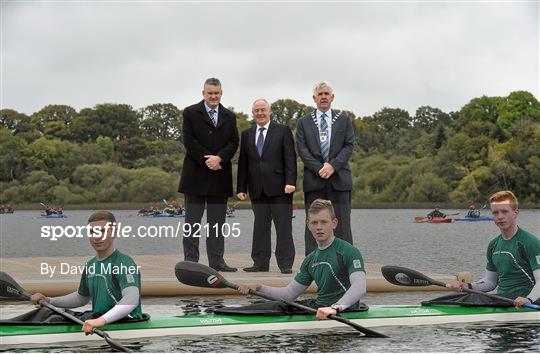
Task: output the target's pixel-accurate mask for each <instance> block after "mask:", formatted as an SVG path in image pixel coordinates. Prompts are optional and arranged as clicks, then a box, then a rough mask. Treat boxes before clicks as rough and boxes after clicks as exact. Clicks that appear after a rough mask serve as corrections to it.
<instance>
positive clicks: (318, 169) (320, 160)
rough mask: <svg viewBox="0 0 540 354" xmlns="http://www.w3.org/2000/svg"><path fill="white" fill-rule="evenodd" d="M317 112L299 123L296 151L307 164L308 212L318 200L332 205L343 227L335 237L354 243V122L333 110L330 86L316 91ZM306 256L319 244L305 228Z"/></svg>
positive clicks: (305, 181)
mask: <svg viewBox="0 0 540 354" xmlns="http://www.w3.org/2000/svg"><path fill="white" fill-rule="evenodd" d="M313 100H314V101H315V104H316V105H317V109H316V110H315V111H313V112H311V113H310V114H308V115H306V116H304V117H302V118H300V119H299V121H298V128H297V130H296V147H297V150H298V155H299V156H300V158H301V159H302V161H303V162H304V182H303V187H304V203H305V205H306V215H307V209H308V207H309V205H311V203H312V202H313V201H314V200H315V199H318V198H322V199H328V200H331V201H332V205H333V206H334V210H335V213H336V217H337V219H338V220H339V224H338V226H337V228H336V232H335V234H336V235H337V236H338V237H340V238H342V239H343V240H345V241H347V242H349V243H350V244H352V243H353V240H352V232H351V192H352V186H353V182H352V174H351V169H350V167H349V159H350V157H351V155H352V151H353V147H354V142H355V137H354V128H353V125H352V122H351V119H350V118H349V117H347V115H345V114H343V112H336V111H334V110H332V109H331V105H332V102H333V101H334V90H333V89H332V86H331V85H330V84H329V83H328V82H319V83H317V84H315V86H314V88H313ZM304 238H305V245H306V249H305V252H306V255H308V254H309V253H310V252H312V251H313V250H314V249H315V248H316V247H317V244H316V243H315V241H314V239H313V237H312V236H311V233H310V231H309V230H308V228H307V225H306V228H305V234H304Z"/></svg>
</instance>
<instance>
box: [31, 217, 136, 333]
mask: <svg viewBox="0 0 540 354" xmlns="http://www.w3.org/2000/svg"><path fill="white" fill-rule="evenodd" d="M88 225H89V227H90V230H91V233H92V237H89V239H90V245H92V247H93V248H94V250H95V251H96V257H94V258H92V259H91V260H90V261H88V262H87V263H86V266H85V268H84V271H83V274H82V275H81V282H80V284H79V289H78V290H77V291H75V292H73V293H71V294H68V295H64V296H59V297H53V298H48V297H46V296H44V295H43V294H40V293H35V294H33V295H32V297H31V300H32V302H33V303H34V304H37V303H38V302H39V300H45V301H48V302H50V303H51V304H52V305H54V306H57V307H63V308H75V307H80V306H84V305H86V304H87V303H88V302H90V301H92V312H93V313H94V314H95V315H98V316H100V317H98V318H96V319H90V320H86V321H85V322H84V325H83V327H82V330H83V331H84V332H85V333H86V334H90V333H92V331H93V329H94V328H96V327H101V326H104V325H105V324H107V323H112V322H116V321H118V320H120V319H122V318H125V317H133V318H140V317H142V310H141V302H140V288H141V278H140V270H139V267H137V265H136V264H135V262H134V261H133V259H132V258H131V257H129V256H128V255H125V254H123V253H121V252H120V251H117V250H116V249H115V248H114V240H115V237H114V236H115V235H114V234H113V226H114V225H116V219H115V218H114V215H113V214H112V213H110V212H108V211H98V212H95V213H93V214H92V215H91V216H90V218H89V219H88Z"/></svg>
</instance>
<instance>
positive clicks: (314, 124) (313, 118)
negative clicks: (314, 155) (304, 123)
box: [308, 110, 322, 157]
mask: <svg viewBox="0 0 540 354" xmlns="http://www.w3.org/2000/svg"><path fill="white" fill-rule="evenodd" d="M316 112H317V111H316V110H315V111H313V112H311V115H310V118H311V119H310V121H308V125H309V127H310V128H311V129H310V130H311V133H312V134H313V136H314V137H315V141H316V142H317V144H316V145H317V147H318V150H317V152H318V153H319V156H320V157H322V151H321V139H320V136H319V126H318V125H317V114H316Z"/></svg>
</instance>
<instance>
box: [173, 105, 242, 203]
mask: <svg viewBox="0 0 540 354" xmlns="http://www.w3.org/2000/svg"><path fill="white" fill-rule="evenodd" d="M218 111H219V113H218V124H217V126H214V123H213V122H212V119H211V118H210V116H209V115H208V113H207V112H206V107H205V106H204V100H203V101H201V102H199V103H197V104H194V105H192V106H189V107H186V108H185V109H184V113H183V116H184V122H183V137H184V146H185V148H186V156H185V158H184V165H183V167H182V176H181V177H180V185H179V187H178V191H179V192H180V193H187V194H196V195H210V196H228V197H230V196H232V195H233V186H232V164H231V160H232V158H233V156H234V154H235V153H236V150H237V149H238V130H237V129H236V115H235V114H234V113H233V112H231V111H229V110H228V109H226V108H225V107H223V106H222V105H221V104H220V105H219V109H218ZM204 155H218V156H219V157H221V159H222V160H223V161H221V170H217V171H212V170H210V169H209V168H208V167H206V164H205V162H206V159H205V158H204Z"/></svg>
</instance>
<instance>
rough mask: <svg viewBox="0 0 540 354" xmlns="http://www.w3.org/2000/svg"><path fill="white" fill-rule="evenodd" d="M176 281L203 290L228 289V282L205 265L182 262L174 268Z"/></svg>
mask: <svg viewBox="0 0 540 354" xmlns="http://www.w3.org/2000/svg"><path fill="white" fill-rule="evenodd" d="M174 274H175V275H176V279H178V281H179V282H180V283H182V284H186V285H191V286H198V287H202V288H227V287H228V285H227V281H226V280H225V278H223V276H222V275H221V274H219V273H218V272H217V271H216V270H215V269H212V268H210V267H208V266H206V265H204V264H200V263H197V262H190V261H182V262H178V263H176V266H174Z"/></svg>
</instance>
